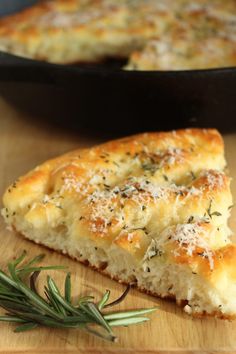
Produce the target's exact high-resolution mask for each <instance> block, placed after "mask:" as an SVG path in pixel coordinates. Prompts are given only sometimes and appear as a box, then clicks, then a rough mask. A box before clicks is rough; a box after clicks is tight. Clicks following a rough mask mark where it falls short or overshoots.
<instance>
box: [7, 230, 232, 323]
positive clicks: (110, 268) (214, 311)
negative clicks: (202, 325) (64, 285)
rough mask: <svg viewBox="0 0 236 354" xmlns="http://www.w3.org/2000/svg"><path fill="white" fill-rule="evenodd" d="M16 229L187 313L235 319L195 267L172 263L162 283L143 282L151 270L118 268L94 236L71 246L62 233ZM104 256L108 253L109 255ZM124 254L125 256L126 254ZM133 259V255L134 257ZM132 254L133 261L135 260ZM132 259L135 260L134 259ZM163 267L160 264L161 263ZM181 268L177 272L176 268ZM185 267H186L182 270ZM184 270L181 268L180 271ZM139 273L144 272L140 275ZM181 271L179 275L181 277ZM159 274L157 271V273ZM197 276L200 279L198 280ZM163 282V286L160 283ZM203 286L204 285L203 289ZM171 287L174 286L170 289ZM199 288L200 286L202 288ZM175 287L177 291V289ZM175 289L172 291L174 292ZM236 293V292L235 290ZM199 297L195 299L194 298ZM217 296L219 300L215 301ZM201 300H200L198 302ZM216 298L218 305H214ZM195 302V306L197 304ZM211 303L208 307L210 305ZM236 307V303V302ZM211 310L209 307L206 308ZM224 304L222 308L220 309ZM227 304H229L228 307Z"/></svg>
mask: <svg viewBox="0 0 236 354" xmlns="http://www.w3.org/2000/svg"><path fill="white" fill-rule="evenodd" d="M13 230H14V231H15V232H16V233H17V234H18V235H19V236H23V237H24V238H25V239H27V240H30V241H33V242H34V243H36V244H39V245H41V246H43V247H46V248H48V249H51V250H54V251H57V252H59V253H61V254H63V255H66V256H68V257H69V258H71V259H73V260H76V261H78V262H80V263H81V264H83V265H85V266H87V267H89V268H90V269H93V270H95V271H98V272H99V273H101V274H103V275H105V276H107V277H109V278H110V279H112V280H116V281H118V282H119V283H120V284H125V285H128V284H132V286H133V287H134V288H136V289H138V290H139V291H141V292H143V293H145V294H148V295H151V296H154V297H157V298H161V299H166V300H171V301H175V302H176V303H177V305H178V306H180V307H181V308H183V310H184V312H185V313H187V314H188V315H191V316H193V317H195V318H205V317H214V318H219V319H224V320H233V319H236V308H234V309H233V311H230V310H228V309H226V312H224V309H223V307H222V306H219V305H218V302H219V301H220V302H221V300H222V302H223V301H224V300H223V299H221V298H220V296H219V294H216V293H215V294H213V293H214V288H211V287H210V285H209V284H207V281H206V280H205V279H204V278H203V277H202V276H201V275H197V277H196V275H194V276H193V273H192V270H191V269H188V268H187V267H186V266H184V265H176V264H173V265H172V269H171V270H170V272H169V269H168V267H170V266H171V265H170V264H167V265H166V270H165V271H166V272H167V273H168V274H171V275H172V277H171V278H170V279H169V280H168V281H166V277H165V276H163V274H162V276H161V278H160V282H157V284H156V286H153V282H150V280H149V282H148V281H146V284H145V279H144V280H143V284H142V282H140V280H141V279H140V276H141V275H142V274H150V273H145V272H144V271H143V270H137V269H135V272H136V275H134V274H133V272H130V274H125V270H126V271H127V269H128V268H127V266H126V265H125V266H124V267H123V269H122V267H121V268H120V269H119V268H118V269H117V271H114V264H119V263H117V262H115V261H114V259H113V257H111V256H110V259H109V252H106V255H105V251H104V249H102V248H99V247H98V246H97V243H96V242H95V241H94V240H92V239H89V240H88V239H86V238H81V239H80V240H81V242H78V244H77V245H75V244H74V243H73V245H69V242H67V245H65V238H64V237H63V236H59V235H58V234H55V235H54V236H53V237H52V235H51V238H48V237H47V241H46V240H43V238H42V239H40V238H38V236H34V235H33V233H32V232H31V233H30V235H28V234H27V232H25V231H22V230H19V229H17V228H16V227H13ZM84 242H89V245H88V246H85V247H84V248H83V246H82V244H83V243H84ZM112 247H114V251H113V255H114V254H116V256H117V254H119V253H120V252H121V253H125V251H123V250H122V249H121V248H119V247H117V246H112ZM89 249H90V250H91V249H94V250H95V249H96V253H95V254H96V257H95V258H94V259H92V257H91V256H89V252H88V250H89ZM104 256H107V258H105V257H104ZM123 256H124V255H123ZM129 256H130V255H128V257H127V254H125V257H122V260H124V259H126V261H127V260H128V258H129ZM132 258H133V257H132ZM132 258H131V257H130V259H129V260H128V261H130V260H132ZM131 262H132V261H131ZM132 266H133V267H135V266H136V264H135V263H134V264H132ZM158 267H159V265H158ZM176 267H177V270H176V271H175V272H173V269H174V268H176ZM181 268H182V269H181ZM179 270H181V271H179ZM137 272H140V274H138V277H137ZM177 274H178V276H177ZM180 274H182V277H180ZM189 276H191V281H192V282H191V293H192V294H193V297H192V298H188V296H186V294H182V295H181V292H182V291H183V290H184V291H186V289H188V287H187V283H186V282H187V280H189ZM155 277H156V273H155ZM196 278H198V279H197V281H196ZM180 279H182V283H181V282H180V283H179V284H177V283H178V280H180ZM160 283H161V286H160ZM199 287H200V288H199ZM160 288H162V289H163V290H162V292H160ZM170 288H171V289H170ZM177 288H178V292H177V293H176V290H177ZM198 288H199V289H198ZM202 289H205V290H204V291H205V294H204V295H205V296H202ZM173 290H174V292H175V293H174V292H173ZM171 291H172V292H171ZM235 295H236V293H235ZM194 297H195V298H194ZM207 298H208V300H209V304H208V305H207V303H206V302H205V304H203V307H202V308H201V307H200V304H201V301H202V300H203V299H204V300H205V301H206V299H207ZM214 298H215V300H214ZM216 298H217V299H216ZM196 300H197V303H196ZM214 301H215V306H214V305H213V303H214ZM194 302H195V305H194ZM206 305H207V306H206ZM235 306H236V305H235ZM207 307H208V309H207V310H206V308H207ZM219 307H220V310H219ZM226 307H227V306H226Z"/></svg>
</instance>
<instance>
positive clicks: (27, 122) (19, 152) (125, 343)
mask: <svg viewBox="0 0 236 354" xmlns="http://www.w3.org/2000/svg"><path fill="white" fill-rule="evenodd" d="M100 140H102V139H101V138H95V137H93V138H92V137H91V136H90V137H89V136H85V134H84V133H83V134H82V133H81V134H80V133H77V134H72V133H69V132H68V133H66V132H63V131H60V130H56V129H54V128H53V127H51V126H50V125H45V124H44V125H41V124H40V123H39V122H36V121H35V120H34V119H33V118H31V119H30V117H26V116H24V115H23V114H20V113H18V112H16V111H15V110H14V109H13V108H12V107H11V106H9V105H8V104H7V103H6V102H5V101H4V100H3V99H0V166H1V167H0V195H2V194H3V191H4V189H5V188H6V187H7V186H8V185H9V183H11V182H12V181H14V180H15V179H16V178H17V177H18V176H19V175H22V174H24V173H25V172H27V171H28V170H29V169H31V168H33V167H34V166H36V165H37V164H40V163H41V162H43V161H44V160H46V159H48V158H51V157H53V156H56V155H59V154H61V153H63V152H66V151H69V150H70V149H74V148H76V147H80V146H89V145H93V144H94V143H97V142H98V141H100ZM225 143H226V154H227V159H228V163H229V168H230V173H231V175H232V176H233V177H235V176H236V158H235V155H236V133H235V134H234V133H232V134H230V135H226V136H225ZM232 191H233V193H234V198H236V181H235V180H233V181H232ZM1 206H2V205H1ZM235 209H236V208H234V209H233V211H232V217H231V227H232V229H233V230H236V218H235V217H236V210H235ZM0 236H1V243H0V254H1V257H0V266H1V267H5V265H6V263H7V262H8V261H10V260H11V259H12V257H14V256H16V255H19V254H20V253H21V252H22V250H23V249H25V250H27V252H28V254H29V255H30V256H34V255H36V254H39V253H42V252H44V253H46V258H45V260H44V262H43V263H44V264H45V265H46V264H47V265H48V264H64V265H66V266H68V267H69V269H70V271H71V273H72V280H73V284H74V290H73V293H74V295H75V294H78V293H82V294H89V293H90V294H91V293H93V294H95V295H96V296H99V295H101V294H102V293H103V292H104V291H105V289H110V290H111V291H112V298H116V297H117V296H119V294H120V293H121V292H122V291H123V290H124V286H122V285H120V284H118V283H116V282H115V281H112V280H110V279H108V278H106V277H105V276H102V275H100V274H98V273H96V272H95V271H93V270H90V269H87V268H86V267H85V266H83V265H81V264H79V263H77V262H75V261H72V260H70V259H69V258H67V257H65V256H62V255H60V254H57V253H55V252H52V251H50V250H47V249H46V248H43V247H41V246H38V245H35V244H33V243H31V242H30V241H26V240H24V239H23V238H22V237H20V236H18V235H16V234H14V233H13V232H10V231H7V230H6V228H5V225H4V223H3V220H2V218H1V220H0ZM51 273H52V274H53V276H55V278H56V280H57V281H58V282H59V284H62V282H63V280H64V277H65V271H60V272H59V271H58V272H56V271H55V272H51ZM41 280H42V281H43V277H42V278H41ZM150 306H158V308H159V309H158V311H157V312H156V313H155V314H154V315H152V316H150V317H151V321H149V322H148V323H146V324H142V325H136V326H132V327H128V328H119V329H116V330H115V331H116V333H117V335H118V337H119V342H118V343H115V344H111V343H107V342H104V341H102V340H100V339H97V338H94V337H92V336H89V335H87V334H86V333H83V332H80V331H78V330H54V329H45V328H41V329H36V330H33V331H31V332H26V333H21V334H16V333H14V332H13V329H14V325H12V324H6V323H0V353H18V354H19V353H22V354H23V353H33V354H37V353H52V354H54V353H55V354H56V353H58V354H60V353H88V354H89V353H95V354H106V353H120V354H121V353H122V354H131V353H132V354H133V353H139V354H141V353H149V354H150V353H171V352H178V353H197V352H201V353H202V352H204V353H213V352H218V353H223V352H224V353H226V352H227V353H233V352H236V320H235V321H224V320H217V319H213V318H210V319H193V318H191V317H190V316H188V315H186V314H184V313H183V312H182V310H181V309H180V308H178V307H177V306H176V305H175V304H174V303H172V302H169V301H164V300H160V299H157V298H154V297H151V296H148V295H144V294H142V293H139V292H138V291H136V290H131V292H130V294H129V296H128V298H127V299H126V301H125V302H124V303H123V304H122V305H121V307H120V308H124V309H131V308H137V307H150Z"/></svg>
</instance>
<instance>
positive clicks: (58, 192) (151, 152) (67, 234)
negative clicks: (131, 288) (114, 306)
mask: <svg viewBox="0 0 236 354" xmlns="http://www.w3.org/2000/svg"><path fill="white" fill-rule="evenodd" d="M225 166H226V162H225V158H224V145H223V140H222V137H221V136H220V134H219V133H218V132H217V131H216V130H214V129H208V130H206V129H203V130H201V129H186V130H179V131H172V132H162V133H145V134H140V135H135V136H131V137H128V138H123V139H120V140H114V141H111V142H108V143H105V144H102V145H99V146H95V147H93V148H90V149H80V150H77V151H73V152H71V153H68V154H65V155H63V156H61V157H58V158H56V159H53V160H49V161H47V162H45V163H44V164H42V165H41V166H38V167H36V168H35V169H34V170H33V171H31V172H29V173H28V174H27V175H25V176H23V177H20V178H19V179H18V180H17V181H15V182H14V183H13V184H12V185H11V186H10V187H9V188H8V189H7V190H6V192H5V194H4V197H3V203H4V209H3V211H2V215H3V216H4V219H5V221H6V222H7V224H8V225H11V226H12V228H13V229H14V230H16V231H18V232H19V233H20V234H22V235H23V236H25V237H26V238H28V239H30V240H33V241H35V242H36V243H40V244H43V245H45V246H48V247H50V248H52V249H54V250H57V251H61V252H63V253H64V254H67V255H69V256H70V257H72V258H74V259H76V260H78V261H80V262H82V263H85V264H87V265H90V266H91V267H93V268H95V269H97V270H99V271H101V272H103V273H104V274H107V275H109V276H110V277H111V278H114V279H116V280H119V281H121V282H124V283H131V282H132V283H134V282H135V283H136V285H137V287H138V288H139V289H140V290H143V291H146V292H148V293H150V294H153V295H157V296H161V297H171V298H175V299H176V302H177V303H178V304H181V305H182V306H183V307H184V310H185V311H186V312H187V313H190V314H193V315H195V316H203V315H212V316H217V317H221V318H233V317H234V316H235V315H236V268H235V261H236V246H235V245H234V244H232V242H231V241H230V239H229V236H230V234H231V232H230V229H229V227H228V226H227V220H228V218H229V215H230V210H231V206H232V196H231V192H230V178H229V177H228V176H227V174H225V172H224V169H225Z"/></svg>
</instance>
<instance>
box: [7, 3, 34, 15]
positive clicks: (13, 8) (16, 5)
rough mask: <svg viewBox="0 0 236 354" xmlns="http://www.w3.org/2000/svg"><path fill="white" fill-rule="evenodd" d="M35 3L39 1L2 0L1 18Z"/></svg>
mask: <svg viewBox="0 0 236 354" xmlns="http://www.w3.org/2000/svg"><path fill="white" fill-rule="evenodd" d="M35 2H37V0H18V1H16V0H0V16H4V15H8V14H10V13H12V12H13V11H19V10H21V9H23V8H24V7H26V6H30V5H32V4H34V3H35Z"/></svg>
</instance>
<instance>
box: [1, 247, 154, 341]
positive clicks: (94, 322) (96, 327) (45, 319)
mask: <svg viewBox="0 0 236 354" xmlns="http://www.w3.org/2000/svg"><path fill="white" fill-rule="evenodd" d="M25 257H26V252H25V251H24V252H23V253H22V255H21V256H20V257H19V258H17V259H16V260H14V261H13V262H10V263H9V264H8V274H7V273H5V272H3V271H2V270H0V307H2V308H4V309H5V310H6V311H7V313H6V314H5V316H0V321H5V322H14V323H18V327H16V329H15V332H23V331H28V330H31V329H34V328H37V327H39V326H45V327H53V328H77V329H82V330H84V331H86V332H88V333H91V334H93V335H95V336H98V337H100V338H103V339H105V340H109V341H113V342H114V341H116V339H117V337H116V336H115V335H114V333H113V327H115V326H129V325H132V324H137V323H142V322H146V321H148V320H149V318H148V317H144V316H143V315H145V314H148V313H151V312H153V311H155V310H156V308H149V309H139V310H131V311H119V312H111V313H109V312H107V311H104V310H105V309H106V308H107V307H112V306H115V305H116V304H118V303H120V302H121V301H123V300H124V298H125V297H126V296H127V294H128V292H129V289H130V287H131V286H130V285H129V286H128V287H127V289H126V290H125V292H124V293H123V294H122V295H121V296H120V297H119V298H118V299H117V300H115V301H112V302H111V303H108V301H109V298H110V291H109V290H106V291H105V293H104V295H103V297H102V298H101V300H100V301H99V302H98V303H96V302H95V301H94V298H93V297H92V296H84V297H82V296H81V297H79V299H78V301H77V304H73V303H72V298H71V276H70V273H68V274H67V275H66V279H65V284H64V294H63V295H62V293H61V292H60V290H59V288H58V286H57V285H56V283H55V281H54V280H53V279H52V278H51V277H50V276H47V283H46V285H45V286H44V294H45V297H43V296H41V295H40V294H39V293H38V291H37V288H36V280H37V278H38V276H39V274H40V272H41V271H45V270H48V269H63V268H64V267H62V266H49V267H37V266H35V264H36V263H38V262H40V261H41V260H42V259H43V258H44V255H38V256H36V257H35V258H33V259H31V260H30V261H28V262H27V263H23V264H22V262H23V261H24V260H25ZM28 284H29V285H28Z"/></svg>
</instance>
